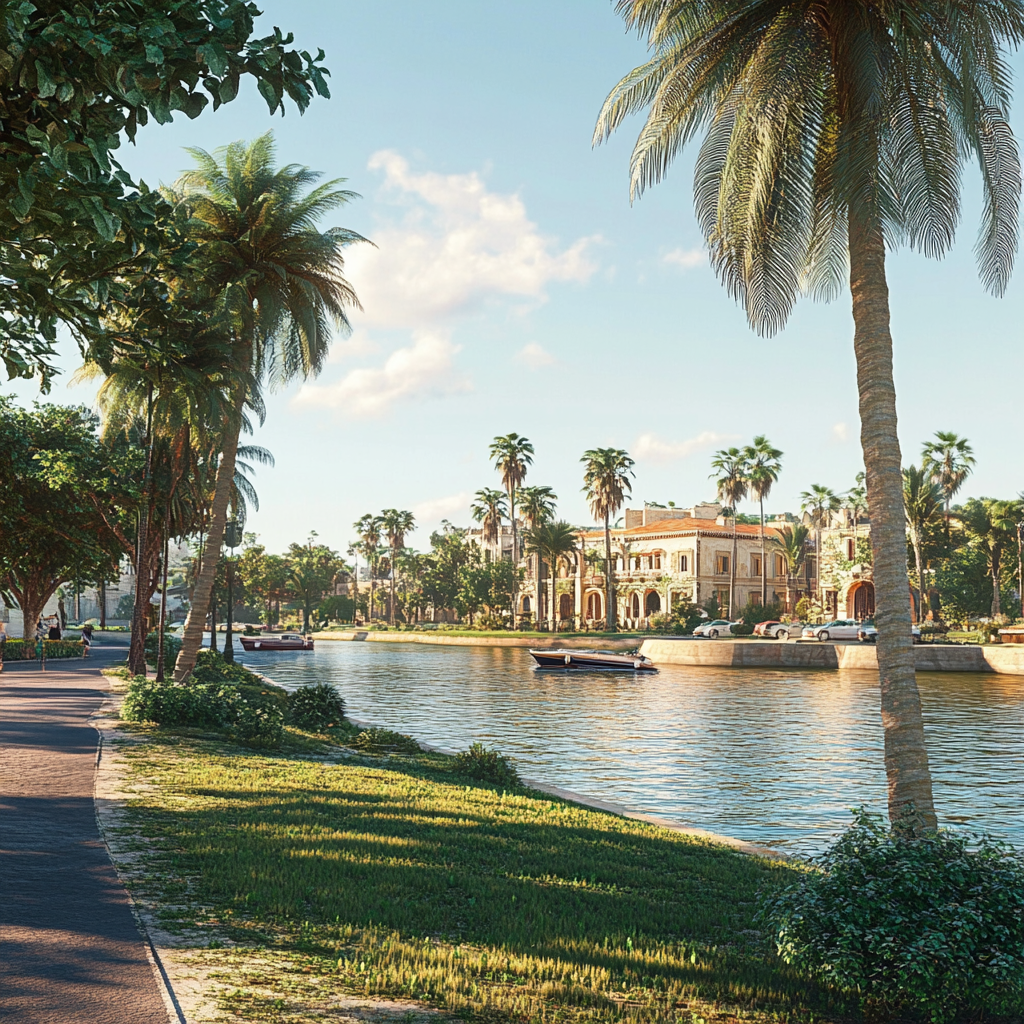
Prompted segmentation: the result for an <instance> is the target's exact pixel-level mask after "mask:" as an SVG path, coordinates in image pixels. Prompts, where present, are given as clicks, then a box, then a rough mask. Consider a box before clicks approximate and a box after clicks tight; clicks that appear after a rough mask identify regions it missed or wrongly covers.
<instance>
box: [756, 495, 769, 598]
mask: <svg viewBox="0 0 1024 1024" xmlns="http://www.w3.org/2000/svg"><path fill="white" fill-rule="evenodd" d="M758 500H759V501H760V502H761V607H762V608H763V607H764V606H765V605H766V604H767V603H768V562H767V555H766V554H765V544H764V498H758Z"/></svg>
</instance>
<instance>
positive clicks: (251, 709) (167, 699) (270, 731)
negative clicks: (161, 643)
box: [121, 650, 288, 747]
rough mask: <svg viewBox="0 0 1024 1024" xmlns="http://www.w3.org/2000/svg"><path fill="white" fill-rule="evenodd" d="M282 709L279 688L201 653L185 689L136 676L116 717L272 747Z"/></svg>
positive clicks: (278, 738) (282, 694)
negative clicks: (220, 732)
mask: <svg viewBox="0 0 1024 1024" xmlns="http://www.w3.org/2000/svg"><path fill="white" fill-rule="evenodd" d="M287 709H288V694H287V693H286V692H285V691H284V690H282V689H281V688H280V687H278V686H273V685H271V684H269V683H265V682H264V681H263V680H262V679H260V677H259V676H257V675H255V674H254V673H252V672H250V671H249V670H248V669H245V668H242V666H241V665H232V664H228V663H227V662H225V661H224V659H223V658H222V657H221V656H220V655H219V654H218V653H216V652H215V651H210V650H205V651H200V652H199V658H198V659H197V661H196V669H195V671H194V672H193V673H192V678H191V681H190V682H189V684H188V685H186V686H180V685H178V684H176V683H173V682H170V681H168V682H163V683H157V682H156V681H155V680H151V679H145V678H144V677H142V676H136V677H135V679H133V680H132V682H131V685H130V686H129V688H128V694H127V696H126V697H125V701H124V705H123V706H122V709H121V716H122V717H123V718H124V719H125V721H128V722H156V724H157V725H161V726H172V727H173V726H196V727H199V728H212V729H225V730H227V731H228V732H230V733H231V734H232V735H233V736H234V737H235V738H236V739H237V740H238V741H239V742H241V743H244V744H247V745H249V746H255V747H277V746H280V744H281V740H282V738H283V736H284V719H285V713H286V712H287Z"/></svg>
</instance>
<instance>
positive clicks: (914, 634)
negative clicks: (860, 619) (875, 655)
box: [857, 622, 921, 644]
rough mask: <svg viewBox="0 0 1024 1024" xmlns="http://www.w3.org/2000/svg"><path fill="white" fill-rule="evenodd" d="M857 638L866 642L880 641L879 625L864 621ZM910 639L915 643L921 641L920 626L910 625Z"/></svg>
mask: <svg viewBox="0 0 1024 1024" xmlns="http://www.w3.org/2000/svg"><path fill="white" fill-rule="evenodd" d="M857 639H858V640H860V641H861V642H862V643H866V644H875V643H878V627H877V626H876V625H875V624H874V623H873V622H865V623H863V624H862V625H861V627H860V629H858V630H857ZM910 639H911V642H912V643H915V644H919V643H920V642H921V627H920V626H911V627H910Z"/></svg>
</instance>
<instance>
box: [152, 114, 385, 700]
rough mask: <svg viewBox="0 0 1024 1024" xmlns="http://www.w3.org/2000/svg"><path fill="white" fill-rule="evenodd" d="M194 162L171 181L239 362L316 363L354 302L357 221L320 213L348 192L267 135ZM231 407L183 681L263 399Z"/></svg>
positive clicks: (310, 371)
mask: <svg viewBox="0 0 1024 1024" xmlns="http://www.w3.org/2000/svg"><path fill="white" fill-rule="evenodd" d="M188 152H189V153H190V154H191V156H192V158H193V160H194V161H195V163H196V167H195V169H194V170H192V171H189V172H187V173H186V174H184V175H183V176H182V177H181V178H179V179H178V181H177V182H176V183H175V185H174V186H173V187H172V188H171V189H168V190H167V197H168V198H169V199H170V200H171V201H172V202H174V203H175V204H176V205H177V207H178V209H179V210H180V211H181V212H182V214H183V215H184V216H185V217H187V225H186V227H187V233H188V236H189V238H190V239H191V241H192V242H193V243H194V244H195V246H196V261H197V262H198V263H199V265H200V266H201V270H202V276H203V279H204V281H205V283H206V287H207V289H208V290H209V293H210V294H211V295H214V296H216V298H217V302H218V306H219V309H220V311H221V314H222V315H223V316H224V317H226V318H227V319H228V320H229V323H230V328H231V337H232V340H233V341H234V344H235V348H236V350H237V352H238V358H239V363H240V365H241V366H242V368H243V369H244V370H246V371H249V372H251V373H252V374H253V375H254V376H255V377H257V378H260V379H266V380H269V381H270V382H271V383H272V384H279V383H283V382H284V381H287V380H290V379H292V378H293V377H295V376H296V375H301V376H303V377H310V376H315V375H316V374H317V373H319V372H320V369H321V367H322V366H323V363H324V359H325V358H326V355H327V350H328V348H329V345H330V342H331V324H332V322H333V323H334V325H335V326H336V327H337V328H339V329H341V330H343V331H348V330H350V325H349V321H348V310H349V309H350V308H352V307H358V305H359V303H358V300H357V298H356V295H355V292H354V291H353V290H352V288H351V286H350V285H349V283H348V282H347V281H346V280H345V277H344V276H343V270H344V260H343V256H342V254H343V251H344V249H345V247H346V246H347V245H350V244H352V243H353V242H360V241H365V239H363V238H362V237H361V236H359V235H357V234H356V233H355V232H353V231H348V230H346V229H344V228H329V229H328V230H326V231H320V230H319V229H318V228H317V227H316V225H317V223H318V222H319V221H320V220H321V219H322V218H323V217H324V216H325V215H326V214H327V213H329V212H330V211H332V210H335V209H337V208H338V207H340V206H342V205H344V204H345V203H347V202H348V201H349V200H350V199H351V198H352V197H353V193H351V192H346V191H343V190H341V189H339V188H337V187H336V186H337V185H338V184H339V182H338V181H329V182H326V183H324V184H322V185H319V186H316V187H313V186H314V185H315V183H316V181H317V180H318V179H319V177H320V175H319V174H317V173H315V172H313V171H310V170H309V169H308V168H305V167H299V166H297V165H295V164H290V165H288V166H286V167H282V168H275V166H274V143H273V137H272V135H271V134H270V133H269V132H268V133H267V134H265V135H262V136H260V137H259V138H258V139H256V140H255V141H254V142H252V143H251V144H249V145H246V144H245V143H244V142H234V143H232V144H231V145H229V146H227V147H225V148H224V149H221V150H218V151H216V152H215V153H213V154H210V153H207V152H205V151H204V150H201V149H190V150H189V151H188ZM233 400H234V410H235V416H234V418H233V420H232V421H229V422H228V423H227V424H226V426H225V432H224V441H223V444H222V446H221V459H220V467H219V470H218V474H217V484H216V489H215V491H214V497H213V502H212V506H211V510H210V525H209V531H208V536H207V546H208V552H209V555H208V557H207V558H206V559H204V561H203V566H202V569H201V571H200V573H199V576H198V578H197V580H196V586H195V591H194V593H193V595H192V606H191V608H190V609H189V613H188V618H187V619H186V620H185V630H184V635H183V639H182V648H181V652H180V653H179V655H178V660H177V663H176V665H175V667H174V679H175V681H176V682H183V681H184V680H185V679H186V678H187V677H188V676H189V674H190V673H191V671H192V668H193V666H194V665H195V660H196V655H197V653H198V651H199V645H200V643H201V642H202V630H203V622H204V621H205V618H206V612H207V608H208V606H209V601H210V594H211V592H212V589H213V583H214V572H215V569H216V564H217V557H218V555H219V552H220V549H221V542H222V540H223V537H224V524H225V522H226V521H227V511H228V503H229V500H230V496H231V487H232V484H233V482H234V476H235V456H236V452H237V448H238V432H239V430H240V429H241V424H242V414H243V410H244V408H245V406H246V404H247V403H248V404H249V405H250V406H252V405H253V404H254V403H256V402H257V401H258V394H256V393H255V391H254V388H253V386H252V385H247V386H242V385H239V386H237V387H236V388H235V393H234V395H233Z"/></svg>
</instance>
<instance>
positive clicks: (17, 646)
mask: <svg viewBox="0 0 1024 1024" xmlns="http://www.w3.org/2000/svg"><path fill="white" fill-rule="evenodd" d="M38 657H39V645H38V644H37V643H36V641H35V640H15V639H9V640H5V641H4V643H3V658H4V661H31V660H32V659H33V658H38Z"/></svg>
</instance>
